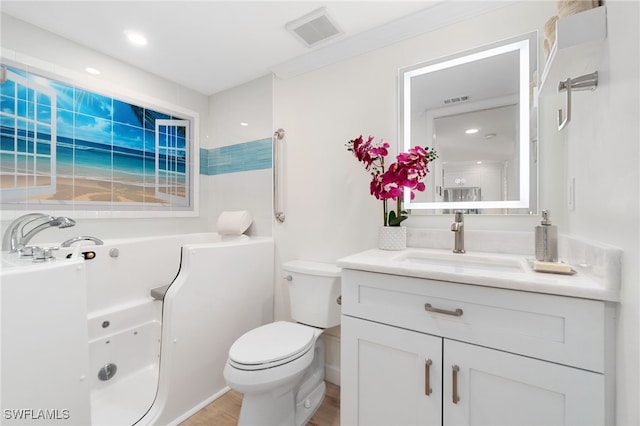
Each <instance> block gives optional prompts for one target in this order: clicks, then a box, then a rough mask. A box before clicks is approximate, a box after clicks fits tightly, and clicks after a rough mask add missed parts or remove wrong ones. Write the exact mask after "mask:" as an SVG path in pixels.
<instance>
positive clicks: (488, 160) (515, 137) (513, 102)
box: [398, 32, 538, 214]
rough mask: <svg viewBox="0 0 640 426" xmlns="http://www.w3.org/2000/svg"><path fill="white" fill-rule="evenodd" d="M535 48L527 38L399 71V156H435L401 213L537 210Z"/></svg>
mask: <svg viewBox="0 0 640 426" xmlns="http://www.w3.org/2000/svg"><path fill="white" fill-rule="evenodd" d="M536 42H537V33H536V32H532V33H528V34H525V35H522V36H519V37H514V38H510V39H508V40H503V41H500V42H496V43H493V44H490V45H487V46H482V47H479V48H476V49H473V50H470V51H466V52H462V53H458V54H455V55H451V56H448V57H445V58H440V59H437V60H434V61H430V62H426V63H422V64H418V65H414V66H411V67H407V68H403V69H401V70H400V75H399V84H400V90H399V94H400V137H399V143H400V146H399V147H398V148H399V151H406V150H408V149H409V148H411V147H412V146H416V145H420V146H423V147H424V146H427V147H430V148H434V149H435V150H436V151H437V152H438V156H439V157H438V159H437V160H436V161H434V162H433V163H431V164H430V165H429V170H430V173H429V175H428V177H427V179H426V180H425V184H426V185H427V189H426V190H425V191H424V192H416V193H415V198H414V199H413V200H411V199H410V193H409V191H407V192H406V193H405V196H404V208H405V209H410V210H429V212H428V213H452V212H454V211H457V210H463V211H464V212H466V213H470V214H532V213H536V212H537V196H538V185H537V182H538V177H537V173H538V167H537V149H536V145H537V128H536V126H537V119H536V113H537V109H536V108H534V105H533V100H534V86H535V81H536V80H537V78H536V69H537V56H538V54H537V43H536Z"/></svg>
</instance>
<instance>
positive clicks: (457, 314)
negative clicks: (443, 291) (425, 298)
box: [424, 303, 462, 317]
mask: <svg viewBox="0 0 640 426" xmlns="http://www.w3.org/2000/svg"><path fill="white" fill-rule="evenodd" d="M424 310H425V311H428V312H435V313H436V314H445V315H453V316H454V317H461V316H462V309H460V308H458V309H456V310H455V311H450V310H448V309H440V308H434V307H433V306H431V303H425V304H424Z"/></svg>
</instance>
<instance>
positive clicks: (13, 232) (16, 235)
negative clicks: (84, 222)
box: [2, 213, 76, 253]
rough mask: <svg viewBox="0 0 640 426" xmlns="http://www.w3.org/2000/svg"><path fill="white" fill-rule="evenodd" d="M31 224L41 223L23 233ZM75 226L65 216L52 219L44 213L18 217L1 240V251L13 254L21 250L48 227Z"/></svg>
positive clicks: (71, 220)
mask: <svg viewBox="0 0 640 426" xmlns="http://www.w3.org/2000/svg"><path fill="white" fill-rule="evenodd" d="M32 222H42V223H40V224H39V225H36V226H34V227H33V228H31V230H30V231H29V232H26V233H25V227H26V226H29V225H30V224H31V223H32ZM75 224H76V221H75V220H73V219H70V218H68V217H65V216H60V217H54V216H50V215H48V214H44V213H29V214H26V215H24V216H20V217H19V218H17V219H16V220H14V221H13V222H11V225H9V227H8V228H7V230H6V231H5V233H4V238H3V239H2V251H8V252H9V253H15V252H17V251H19V250H21V249H23V248H24V247H25V246H26V245H27V243H28V242H29V240H31V238H33V237H34V236H35V235H36V234H37V233H39V232H40V231H43V230H45V229H47V228H49V227H52V226H57V227H58V228H68V227H70V226H73V225H75Z"/></svg>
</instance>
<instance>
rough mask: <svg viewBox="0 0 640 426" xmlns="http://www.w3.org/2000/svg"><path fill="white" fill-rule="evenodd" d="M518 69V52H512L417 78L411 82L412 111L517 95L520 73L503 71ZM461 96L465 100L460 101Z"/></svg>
mask: <svg viewBox="0 0 640 426" xmlns="http://www.w3.org/2000/svg"><path fill="white" fill-rule="evenodd" d="M518 67H519V52H518V51H512V52H507V53H503V54H501V55H497V56H492V57H490V58H485V59H481V60H477V61H473V62H469V63H466V64H462V65H457V66H455V67H451V68H446V69H444V70H439V71H435V72H430V73H428V74H425V75H422V76H419V77H415V78H413V79H412V80H411V92H412V96H411V110H412V111H414V112H420V111H425V110H430V109H434V108H442V107H447V106H452V105H457V104H458V102H478V101H482V100H486V99H491V98H496V97H501V96H509V95H517V94H518V90H519V87H518V73H517V72H515V73H506V72H504V71H505V70H517V69H518ZM470 76H473V77H471V78H470ZM462 97H466V100H461V101H457V99H458V98H462ZM452 99H454V101H452V102H449V101H451V100H452Z"/></svg>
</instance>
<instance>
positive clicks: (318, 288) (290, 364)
mask: <svg viewBox="0 0 640 426" xmlns="http://www.w3.org/2000/svg"><path fill="white" fill-rule="evenodd" d="M282 270H283V276H284V277H285V280H287V282H288V286H289V299H290V304H291V317H292V318H293V319H294V321H296V322H295V323H294V322H287V321H278V322H274V323H271V324H266V325H263V326H261V327H258V328H255V329H253V330H250V331H249V332H247V333H245V334H243V335H242V336H240V338H238V340H236V341H235V342H234V343H233V345H231V348H230V349H229V357H228V359H227V363H226V365H225V368H224V378H225V380H226V382H227V385H228V386H229V387H230V388H231V389H234V390H236V391H238V392H240V393H242V394H244V397H243V400H242V408H241V410H240V417H239V419H238V425H260V426H272V425H273V426H275V425H291V426H294V425H295V426H300V425H304V424H306V423H307V422H308V421H309V419H311V417H312V416H313V414H314V413H315V412H316V410H317V409H318V407H320V404H321V403H322V400H323V398H324V394H325V383H324V344H323V342H322V339H320V338H319V337H320V335H321V334H322V332H323V331H324V330H325V329H326V328H330V327H334V326H336V325H338V324H340V313H341V311H340V301H339V298H340V291H341V290H340V268H338V267H337V266H335V265H333V264H328V263H319V262H310V261H303V260H295V261H291V262H286V263H284V264H283V265H282Z"/></svg>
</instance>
